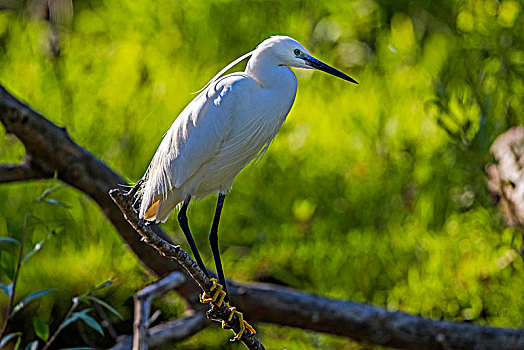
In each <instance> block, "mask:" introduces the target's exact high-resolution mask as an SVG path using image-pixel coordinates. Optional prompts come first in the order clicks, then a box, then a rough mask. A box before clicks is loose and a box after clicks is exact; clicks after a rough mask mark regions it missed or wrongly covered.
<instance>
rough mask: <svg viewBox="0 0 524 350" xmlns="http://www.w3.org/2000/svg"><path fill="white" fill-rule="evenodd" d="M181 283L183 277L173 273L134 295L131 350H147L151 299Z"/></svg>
mask: <svg viewBox="0 0 524 350" xmlns="http://www.w3.org/2000/svg"><path fill="white" fill-rule="evenodd" d="M183 281H184V275H182V274H181V273H180V272H173V273H170V274H169V275H167V276H166V277H164V278H162V279H160V280H159V281H156V282H155V283H153V284H150V285H149V286H147V287H145V288H144V289H142V290H141V291H139V292H138V293H136V294H135V296H134V299H135V322H134V323H133V350H147V349H148V348H149V340H150V333H149V314H150V312H151V302H152V301H153V299H155V298H158V297H159V296H161V295H164V294H166V293H167V292H168V291H170V290H171V289H174V288H176V287H178V286H179V285H180V284H182V282H183Z"/></svg>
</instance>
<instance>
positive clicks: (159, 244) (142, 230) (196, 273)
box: [109, 189, 264, 349]
mask: <svg viewBox="0 0 524 350" xmlns="http://www.w3.org/2000/svg"><path fill="white" fill-rule="evenodd" d="M109 195H110V196H111V198H113V200H114V201H115V203H116V204H118V206H119V208H120V210H122V213H124V216H125V218H126V220H127V221H129V223H130V224H131V225H132V226H133V227H134V228H135V230H136V231H137V232H138V233H139V234H140V235H141V236H142V238H143V239H144V240H145V241H146V242H147V243H149V244H150V245H152V246H153V247H154V248H155V249H156V250H158V251H159V252H160V254H162V255H163V256H165V257H167V258H169V259H176V260H177V261H178V262H179V264H180V265H182V266H183V267H184V269H186V271H187V272H189V274H190V275H191V277H193V279H194V280H195V281H196V282H197V283H198V285H199V286H200V288H201V289H202V290H203V291H204V292H206V294H208V295H213V290H212V289H211V287H212V286H213V284H212V283H211V281H210V280H209V278H208V277H207V276H206V275H205V274H204V273H203V272H202V270H201V269H200V267H199V266H198V265H197V263H196V262H195V261H194V260H193V259H191V258H190V257H189V255H188V254H187V253H186V252H185V251H184V250H183V249H182V248H180V246H179V245H173V244H171V243H169V242H166V241H165V240H163V239H162V238H160V237H158V236H157V235H156V234H155V233H154V232H153V230H151V228H150V227H149V225H147V224H146V223H145V222H144V221H142V220H140V219H139V218H138V216H137V215H136V212H135V210H134V208H133V194H132V193H131V195H129V194H127V193H124V192H123V191H122V190H120V189H114V190H111V191H110V192H109ZM211 306H212V307H211V310H210V312H209V313H208V315H213V319H216V320H217V321H221V322H224V323H225V324H227V325H228V326H229V327H231V328H232V329H233V331H234V332H235V333H236V334H238V333H239V332H241V328H240V326H241V324H242V323H243V321H242V319H239V318H238V317H237V315H236V314H234V315H233V318H232V319H231V321H228V317H229V315H230V313H231V312H230V311H229V309H228V307H227V305H226V303H224V302H221V303H220V305H216V304H211ZM240 340H241V341H242V342H243V343H244V344H245V345H246V346H247V347H248V348H249V349H264V346H263V345H262V344H261V343H260V342H259V341H258V340H257V339H256V337H255V336H254V334H252V333H251V332H250V331H249V330H248V329H244V330H243V332H242V336H241V338H240Z"/></svg>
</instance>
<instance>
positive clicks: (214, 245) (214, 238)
mask: <svg viewBox="0 0 524 350" xmlns="http://www.w3.org/2000/svg"><path fill="white" fill-rule="evenodd" d="M225 198H226V195H225V194H222V193H219V195H218V202H217V209H216V211H215V217H214V218H213V225H212V226H211V232H210V233H209V243H210V244H211V251H212V252H213V259H215V266H216V268H217V275H218V283H220V284H221V285H222V286H223V287H224V289H223V290H224V292H226V299H225V300H226V301H229V294H227V286H226V279H225V277H224V271H223V270H222V263H221V261H220V252H219V251H218V222H219V221H220V214H221V213H222V206H223V205H224V199H225Z"/></svg>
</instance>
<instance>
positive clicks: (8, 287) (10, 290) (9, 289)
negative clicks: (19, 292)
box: [0, 283, 13, 348]
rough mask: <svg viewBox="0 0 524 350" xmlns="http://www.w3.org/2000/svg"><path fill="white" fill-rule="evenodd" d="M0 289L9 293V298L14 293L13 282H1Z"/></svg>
mask: <svg viewBox="0 0 524 350" xmlns="http://www.w3.org/2000/svg"><path fill="white" fill-rule="evenodd" d="M0 289H2V292H4V293H5V294H7V296H8V297H9V298H11V295H12V293H13V284H12V283H9V284H3V283H0ZM0 348H1V346H0Z"/></svg>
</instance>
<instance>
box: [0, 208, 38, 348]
mask: <svg viewBox="0 0 524 350" xmlns="http://www.w3.org/2000/svg"><path fill="white" fill-rule="evenodd" d="M30 216H31V209H29V211H28V212H27V214H26V215H25V218H24V227H23V232H22V242H20V251H19V253H18V261H17V263H16V270H15V275H14V277H13V286H12V287H11V295H10V296H9V304H8V305H7V312H6V314H5V322H4V326H3V327H2V333H0V339H3V338H4V336H5V334H6V333H7V326H8V324H9V319H10V318H11V314H12V313H13V305H14V302H15V291H16V283H17V281H18V275H19V273H20V267H21V266H22V260H23V255H24V245H25V240H26V238H27V221H28V220H29V217H30Z"/></svg>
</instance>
